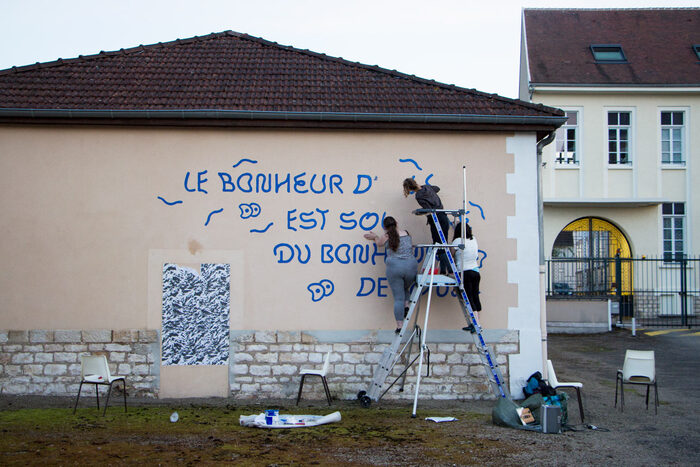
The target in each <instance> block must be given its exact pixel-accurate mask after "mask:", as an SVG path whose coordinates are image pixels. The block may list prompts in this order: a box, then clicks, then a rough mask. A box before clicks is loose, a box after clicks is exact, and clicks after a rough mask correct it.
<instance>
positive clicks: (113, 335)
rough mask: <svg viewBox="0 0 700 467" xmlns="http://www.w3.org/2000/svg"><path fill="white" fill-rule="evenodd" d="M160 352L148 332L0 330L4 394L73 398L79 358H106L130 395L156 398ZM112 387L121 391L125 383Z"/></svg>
mask: <svg viewBox="0 0 700 467" xmlns="http://www.w3.org/2000/svg"><path fill="white" fill-rule="evenodd" d="M158 349H159V344H158V332H157V331H154V330H146V329H128V330H109V329H96V330H95V329H93V330H63V329H61V330H43V329H32V330H27V331H14V330H13V331H0V350H1V351H2V352H1V353H0V391H1V392H2V394H33V395H70V396H74V395H76V394H77V393H78V386H79V385H80V356H81V355H99V354H103V355H105V356H106V357H107V361H108V362H109V371H110V373H111V374H112V375H120V376H125V377H126V390H127V394H129V395H132V396H142V397H153V396H156V395H157V394H158V387H159V381H158V374H159V372H160V367H159V365H160V358H159V354H160V351H159V350H158ZM114 388H118V389H117V391H120V390H121V383H117V384H115V386H114ZM84 389H85V388H84ZM90 389H91V388H90ZM90 392H91V393H92V391H90Z"/></svg>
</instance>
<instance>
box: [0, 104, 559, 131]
mask: <svg viewBox="0 0 700 467" xmlns="http://www.w3.org/2000/svg"><path fill="white" fill-rule="evenodd" d="M0 117H5V118H8V117H9V118H37V119H39V118H47V119H50V118H68V119H72V118H100V119H123V118H133V119H145V120H148V119H155V118H159V119H177V120H182V119H231V120H308V121H337V122H392V123H487V124H495V125H498V124H507V125H514V124H515V125H518V124H520V125H551V126H554V127H559V126H561V125H562V124H563V123H564V122H565V121H566V117H565V116H561V117H560V116H539V115H476V114H407V113H358V112H285V111H261V110H215V109H212V110H187V109H183V110H116V109H115V110H94V109H13V108H5V109H1V108H0Z"/></svg>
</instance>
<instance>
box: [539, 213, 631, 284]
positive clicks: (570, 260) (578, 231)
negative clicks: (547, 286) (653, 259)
mask: <svg viewBox="0 0 700 467" xmlns="http://www.w3.org/2000/svg"><path fill="white" fill-rule="evenodd" d="M631 257H632V249H631V248H630V244H629V242H628V241H627V237H625V235H624V234H623V233H622V231H621V230H620V229H619V228H618V227H617V226H615V225H614V224H612V223H611V222H609V221H606V220H604V219H600V218H597V217H583V218H581V219H577V220H575V221H573V222H571V223H570V224H568V225H567V226H566V227H564V228H563V229H562V230H561V232H559V235H557V238H556V239H555V240H554V245H553V247H552V261H551V264H550V278H551V291H552V293H553V294H554V295H579V296H601V295H603V296H604V295H608V296H609V295H624V296H628V295H631V293H632V262H631V261H629V258H631Z"/></svg>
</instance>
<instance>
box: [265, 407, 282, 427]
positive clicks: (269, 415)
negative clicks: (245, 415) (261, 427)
mask: <svg viewBox="0 0 700 467" xmlns="http://www.w3.org/2000/svg"><path fill="white" fill-rule="evenodd" d="M279 417H280V411H279V410H277V409H268V410H266V411H265V424H266V425H273V424H274V423H276V422H277V421H278V420H279Z"/></svg>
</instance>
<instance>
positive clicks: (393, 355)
mask: <svg viewBox="0 0 700 467" xmlns="http://www.w3.org/2000/svg"><path fill="white" fill-rule="evenodd" d="M463 173H464V203H463V204H464V206H463V209H461V210H445V209H419V210H416V211H414V213H415V214H428V215H430V216H431V217H432V221H433V223H434V225H435V228H436V230H437V232H438V234H439V236H440V241H441V243H439V244H438V243H435V244H432V245H419V246H421V247H426V248H428V250H427V251H426V254H425V261H424V262H423V266H422V268H421V271H420V273H419V274H418V277H417V281H416V287H415V289H414V290H413V292H412V293H411V296H410V298H409V308H408V312H407V313H406V318H405V319H404V322H403V327H402V328H401V331H400V332H399V334H398V335H396V337H395V338H394V340H393V341H392V343H391V345H390V346H389V347H387V348H386V349H385V351H384V353H383V354H382V357H381V359H380V361H379V363H378V364H377V366H376V368H375V371H374V376H373V378H372V383H371V384H370V387H369V388H368V390H367V391H360V392H359V393H358V395H357V398H358V400H359V401H360V403H361V404H362V406H363V407H369V406H370V405H371V403H372V401H373V400H374V401H379V399H381V398H382V397H383V396H384V394H386V393H387V391H389V389H391V387H392V386H394V384H396V383H397V382H398V381H399V379H401V380H402V381H401V386H400V389H399V391H403V386H404V382H405V380H406V374H407V372H408V369H409V368H410V367H411V366H412V365H413V364H414V363H415V362H416V360H417V361H418V371H417V374H416V388H415V395H414V399H413V413H412V414H411V416H412V417H415V416H416V408H417V405H418V393H419V389H420V380H421V375H422V366H423V361H424V357H426V356H427V366H428V370H427V374H426V376H429V372H430V350H429V349H428V347H427V345H426V334H427V329H428V319H429V317H430V302H431V298H432V290H433V288H434V287H437V286H441V285H442V286H451V287H457V288H458V291H457V298H458V302H459V304H460V307H461V309H462V313H463V314H464V317H465V319H466V321H467V324H468V325H469V326H468V329H469V331H470V332H471V334H472V338H473V341H474V345H475V348H476V350H477V353H478V354H479V356H480V358H481V361H482V363H483V365H484V367H485V368H486V370H487V376H488V380H489V383H490V384H491V388H492V390H493V392H494V394H495V395H496V396H497V397H503V398H507V399H510V394H509V392H508V389H507V388H506V386H505V381H504V379H503V375H502V374H501V370H500V368H499V366H498V363H497V362H496V359H495V356H494V355H493V352H492V351H491V349H489V346H488V345H487V344H486V341H485V340H484V337H483V332H482V331H483V330H482V328H481V326H480V325H479V322H478V320H477V318H476V315H475V313H474V310H473V309H472V307H471V304H470V303H469V299H468V298H467V294H466V292H465V290H464V284H462V277H461V276H462V274H461V271H458V270H457V265H456V264H455V261H454V258H453V256H452V253H451V252H450V248H451V247H452V248H454V246H453V245H449V244H448V243H447V238H446V237H445V233H444V232H443V231H442V228H441V226H440V223H439V221H438V218H437V213H439V212H444V213H446V214H452V215H455V216H457V215H459V217H460V218H461V219H462V223H463V225H466V212H467V210H466V204H467V201H466V199H467V196H466V167H463ZM465 230H466V229H464V228H463V229H462V239H463V241H462V245H464V233H465ZM461 248H464V246H461ZM440 250H444V252H445V255H446V257H447V259H448V262H449V264H450V269H451V272H452V274H451V276H452V277H446V276H443V275H435V262H436V258H437V254H438V251H440ZM426 287H427V289H428V291H427V292H428V293H427V295H428V299H427V303H426V309H425V318H424V324H423V328H422V329H421V328H420V327H419V326H418V324H417V323H418V315H419V312H420V305H419V302H420V298H421V295H422V294H423V291H424V290H425V288H426ZM411 320H413V324H411ZM409 329H410V330H411V333H410V334H409V335H408V338H407V339H406V340H405V341H404V336H405V335H406V333H407V332H408V330H409ZM416 337H417V338H418V339H419V341H420V343H419V349H420V351H419V354H418V355H417V356H416V357H414V358H413V360H412V359H411V348H412V346H413V342H414V339H415V338H416ZM402 344H403V345H402ZM404 354H406V355H407V356H406V358H405V366H404V368H403V370H402V371H401V372H400V374H399V375H398V377H396V378H395V379H394V381H393V382H391V384H389V385H388V387H386V389H383V388H384V386H385V383H386V379H387V377H388V376H389V374H391V372H392V371H393V369H394V367H395V366H396V364H397V363H398V362H399V360H401V358H402V356H403V355H404Z"/></svg>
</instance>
